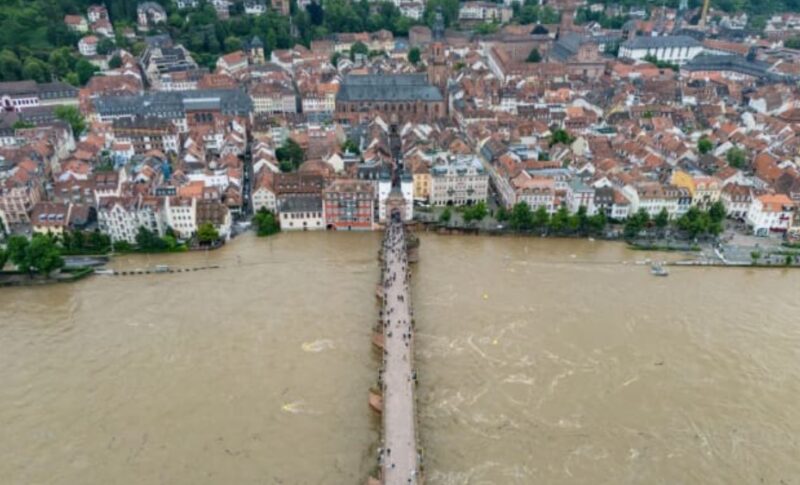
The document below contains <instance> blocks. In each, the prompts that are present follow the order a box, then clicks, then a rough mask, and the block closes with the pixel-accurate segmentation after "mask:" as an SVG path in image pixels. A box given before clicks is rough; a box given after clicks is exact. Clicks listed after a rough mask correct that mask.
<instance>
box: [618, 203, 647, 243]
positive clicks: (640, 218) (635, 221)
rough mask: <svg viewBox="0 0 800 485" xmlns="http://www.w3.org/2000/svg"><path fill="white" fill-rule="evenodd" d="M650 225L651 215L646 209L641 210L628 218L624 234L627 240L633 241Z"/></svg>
mask: <svg viewBox="0 0 800 485" xmlns="http://www.w3.org/2000/svg"><path fill="white" fill-rule="evenodd" d="M649 223H650V214H648V213H647V211H645V210H644V209H639V211H638V212H636V213H635V214H633V215H631V216H629V217H628V220H626V221H625V228H624V229H623V234H624V236H625V239H633V238H635V237H637V236H638V235H639V233H641V232H642V230H644V229H645V228H646V227H647V225H648V224H649Z"/></svg>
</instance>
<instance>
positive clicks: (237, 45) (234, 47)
mask: <svg viewBox="0 0 800 485" xmlns="http://www.w3.org/2000/svg"><path fill="white" fill-rule="evenodd" d="M239 50H242V41H241V39H239V38H238V37H236V36H235V35H231V36H228V37H226V38H225V52H236V51H239Z"/></svg>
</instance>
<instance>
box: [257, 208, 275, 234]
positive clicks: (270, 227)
mask: <svg viewBox="0 0 800 485" xmlns="http://www.w3.org/2000/svg"><path fill="white" fill-rule="evenodd" d="M253 225H255V227H256V234H258V236H259V237H263V236H271V235H273V234H276V233H278V232H280V230H281V226H280V223H279V222H278V218H277V217H276V216H275V214H273V213H272V212H270V211H268V210H267V209H266V208H264V207H262V208H261V209H259V210H258V212H256V214H255V215H254V216H253Z"/></svg>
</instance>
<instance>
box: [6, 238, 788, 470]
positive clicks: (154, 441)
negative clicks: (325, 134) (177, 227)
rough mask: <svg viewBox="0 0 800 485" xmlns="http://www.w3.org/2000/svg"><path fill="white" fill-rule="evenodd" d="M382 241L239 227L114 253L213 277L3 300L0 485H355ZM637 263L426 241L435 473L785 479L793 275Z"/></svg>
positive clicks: (517, 243) (19, 292)
mask: <svg viewBox="0 0 800 485" xmlns="http://www.w3.org/2000/svg"><path fill="white" fill-rule="evenodd" d="M379 243H380V235H379V234H376V233H370V234H341V233H340V234H334V233H317V234H312V233H305V234H281V235H279V236H277V237H272V238H267V239H257V238H255V237H252V236H243V237H241V238H239V239H237V240H236V241H234V242H233V243H231V244H229V245H228V246H227V247H226V248H224V249H222V250H219V251H214V252H210V253H208V254H205V253H192V254H177V255H167V256H162V255H158V256H124V257H121V258H119V259H117V260H115V262H114V266H116V267H117V268H128V269H133V268H146V267H152V266H154V265H156V264H162V263H166V264H170V265H172V266H203V265H208V264H215V265H219V266H220V268H219V269H215V270H208V271H198V272H193V273H179V274H166V275H145V276H118V277H106V276H97V277H93V278H90V279H87V280H85V281H82V282H79V283H76V284H64V285H56V286H49V287H42V288H12V289H2V290H0V368H2V371H1V372H0V425H1V427H0V477H2V478H0V483H4V484H5V483H9V484H111V483H113V484H141V483H148V484H151V483H152V484H155V483H164V484H201V483H202V484H217V483H237V484H250V483H253V484H266V483H269V484H279V483H283V484H357V483H363V481H364V479H365V478H366V476H367V475H368V474H369V473H370V472H373V471H374V470H375V465H376V455H375V448H376V446H377V442H378V437H379V429H378V426H379V421H378V420H377V419H376V418H375V416H374V415H373V414H372V412H371V411H370V410H369V408H368V405H367V392H368V390H369V388H370V387H371V386H373V385H374V384H375V379H376V375H377V366H378V362H377V358H376V354H375V352H374V351H373V350H372V348H371V343H370V330H371V326H372V324H373V323H374V322H375V319H376V317H377V304H376V300H375V297H374V289H375V284H376V282H377V281H378V277H379V275H378V262H377V259H376V253H377V249H378V246H379ZM647 256H648V255H647V254H644V253H640V252H632V251H628V250H626V249H625V248H624V247H623V246H621V245H619V244H611V243H600V242H589V241H556V240H539V239H514V238H478V237H443V236H435V235H427V234H423V235H422V245H421V248H420V263H419V264H418V265H416V266H415V268H414V275H413V277H412V293H413V295H414V298H415V301H414V307H415V313H416V320H417V329H418V332H419V333H418V337H417V357H418V362H417V368H418V372H419V381H420V388H419V405H418V410H419V412H420V424H421V438H422V441H423V442H422V445H423V446H424V449H425V467H426V475H427V477H426V478H427V481H426V483H431V484H498V485H499V484H530V483H548V484H551V483H553V484H560V483H563V484H573V483H575V484H584V483H597V484H603V483H608V484H619V483H634V484H639V483H648V484H652V483H664V484H675V483H687V484H690V483H691V484H694V483H703V484H707V483H720V484H731V483H762V482H763V483H776V484H780V483H789V484H791V483H798V482H797V480H798V477H800V460H798V457H800V442H798V440H800V407H798V405H797V403H798V401H800V311H799V310H800V300H798V297H797V292H798V289H800V272H798V271H787V270H746V269H699V268H685V269H680V268H675V269H672V274H671V275H670V276H669V277H668V278H655V277H653V276H651V275H650V274H649V269H648V267H646V266H641V265H635V264H633V263H634V261H635V260H636V259H643V258H645V257H647ZM623 263H627V264H623ZM782 481H783V482H782Z"/></svg>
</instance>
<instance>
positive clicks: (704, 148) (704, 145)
mask: <svg viewBox="0 0 800 485" xmlns="http://www.w3.org/2000/svg"><path fill="white" fill-rule="evenodd" d="M713 148H714V144H713V143H711V140H709V139H708V138H707V137H705V136H704V137H702V138H700V140H698V141H697V151H699V152H700V154H702V155H705V154H706V153H708V152H710V151H711V150H712V149H713Z"/></svg>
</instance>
